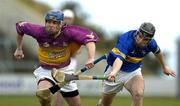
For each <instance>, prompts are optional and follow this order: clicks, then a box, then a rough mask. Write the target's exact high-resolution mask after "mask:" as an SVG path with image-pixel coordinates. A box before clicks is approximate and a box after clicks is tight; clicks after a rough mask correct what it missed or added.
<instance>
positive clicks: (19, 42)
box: [14, 35, 24, 59]
mask: <svg viewBox="0 0 180 106" xmlns="http://www.w3.org/2000/svg"><path fill="white" fill-rule="evenodd" d="M22 40H23V36H21V35H17V37H16V45H17V48H16V51H15V52H14V57H15V58H16V59H22V58H24V54H23V50H22Z"/></svg>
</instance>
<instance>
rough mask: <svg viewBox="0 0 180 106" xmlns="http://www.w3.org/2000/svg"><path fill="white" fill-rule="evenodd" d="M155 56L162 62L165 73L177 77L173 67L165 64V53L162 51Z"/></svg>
mask: <svg viewBox="0 0 180 106" xmlns="http://www.w3.org/2000/svg"><path fill="white" fill-rule="evenodd" d="M155 56H156V58H157V59H158V60H159V62H160V64H161V67H162V69H163V73H164V74H166V75H168V76H169V75H171V76H172V77H176V73H175V72H174V71H173V70H172V69H171V68H169V67H168V66H167V65H165V62H164V56H163V54H162V53H161V52H160V53H158V54H156V55H155Z"/></svg>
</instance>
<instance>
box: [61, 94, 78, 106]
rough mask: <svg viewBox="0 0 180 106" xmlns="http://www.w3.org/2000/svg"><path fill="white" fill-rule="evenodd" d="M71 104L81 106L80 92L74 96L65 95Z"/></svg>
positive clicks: (71, 105)
mask: <svg viewBox="0 0 180 106" xmlns="http://www.w3.org/2000/svg"><path fill="white" fill-rule="evenodd" d="M64 98H65V100H66V102H67V103H68V105H69V106H80V105H81V100H80V96H79V94H78V95H76V96H72V97H64Z"/></svg>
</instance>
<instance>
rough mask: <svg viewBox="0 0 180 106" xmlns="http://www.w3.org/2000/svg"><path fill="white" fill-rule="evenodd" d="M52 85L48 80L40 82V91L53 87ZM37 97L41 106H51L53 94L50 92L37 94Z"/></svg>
mask: <svg viewBox="0 0 180 106" xmlns="http://www.w3.org/2000/svg"><path fill="white" fill-rule="evenodd" d="M51 86H52V84H51V83H50V82H49V81H48V80H45V79H44V80H40V81H39V83H38V87H37V89H38V90H42V89H47V88H49V87H51ZM36 96H37V97H38V99H39V101H40V104H41V106H51V97H52V94H51V93H50V92H41V93H39V92H36Z"/></svg>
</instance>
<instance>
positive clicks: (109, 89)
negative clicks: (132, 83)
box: [103, 66, 142, 94]
mask: <svg viewBox="0 0 180 106" xmlns="http://www.w3.org/2000/svg"><path fill="white" fill-rule="evenodd" d="M111 69H112V67H111V66H109V67H108V69H107V71H106V72H105V73H104V75H105V76H107V75H108V74H109V73H110V71H111ZM136 75H142V73H141V68H138V69H136V70H135V71H133V72H124V71H119V72H118V73H117V75H116V78H115V82H110V81H107V80H105V81H103V93H105V94H113V93H118V92H120V91H121V90H122V89H123V86H124V84H126V83H127V82H128V81H129V80H131V79H132V78H133V77H134V76H136Z"/></svg>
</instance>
